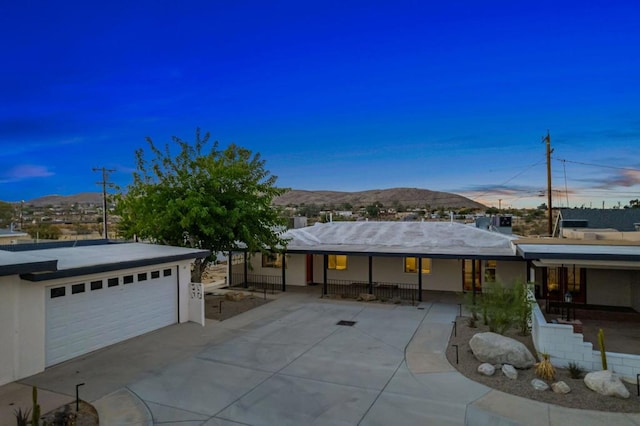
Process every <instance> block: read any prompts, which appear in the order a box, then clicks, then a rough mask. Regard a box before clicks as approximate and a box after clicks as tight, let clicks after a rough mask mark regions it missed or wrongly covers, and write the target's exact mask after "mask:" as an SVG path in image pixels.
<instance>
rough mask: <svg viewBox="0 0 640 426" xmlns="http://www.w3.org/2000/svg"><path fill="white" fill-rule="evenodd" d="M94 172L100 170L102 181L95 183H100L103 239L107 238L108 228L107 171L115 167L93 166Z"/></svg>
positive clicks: (110, 171) (111, 170)
mask: <svg viewBox="0 0 640 426" xmlns="http://www.w3.org/2000/svg"><path fill="white" fill-rule="evenodd" d="M93 171H94V172H99V171H101V172H102V181H100V182H96V185H102V230H103V234H102V237H103V238H104V239H105V240H108V239H109V234H108V228H107V207H108V206H107V185H111V182H109V181H108V178H109V173H112V172H115V169H107V168H106V167H100V168H97V167H94V168H93Z"/></svg>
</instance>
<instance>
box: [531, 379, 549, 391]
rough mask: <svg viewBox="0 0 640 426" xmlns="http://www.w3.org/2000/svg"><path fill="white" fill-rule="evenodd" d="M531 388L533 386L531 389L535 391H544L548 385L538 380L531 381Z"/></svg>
mask: <svg viewBox="0 0 640 426" xmlns="http://www.w3.org/2000/svg"><path fill="white" fill-rule="evenodd" d="M531 386H533V388H534V389H535V390H537V391H546V390H547V389H549V385H548V384H546V383H545V382H543V381H542V380H540V379H533V380H531Z"/></svg>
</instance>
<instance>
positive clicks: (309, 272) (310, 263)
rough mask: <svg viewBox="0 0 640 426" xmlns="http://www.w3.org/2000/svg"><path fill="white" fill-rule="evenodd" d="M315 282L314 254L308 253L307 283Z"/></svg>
mask: <svg viewBox="0 0 640 426" xmlns="http://www.w3.org/2000/svg"><path fill="white" fill-rule="evenodd" d="M308 284H313V255H312V254H308V255H307V285H308Z"/></svg>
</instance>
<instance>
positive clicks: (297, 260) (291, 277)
mask: <svg viewBox="0 0 640 426" xmlns="http://www.w3.org/2000/svg"><path fill="white" fill-rule="evenodd" d="M286 256H287V257H286V265H285V266H286V270H285V275H286V280H287V285H306V284H307V263H306V262H307V255H306V254H287V255H286ZM247 259H248V260H249V263H250V265H251V267H249V268H248V270H247V274H248V275H267V276H270V277H281V276H282V268H281V267H277V268H271V267H262V254H261V253H258V254H253V255H250V256H248V258H247ZM320 262H322V257H321V258H320ZM233 268H234V271H235V273H236V274H242V273H244V272H243V271H244V266H243V265H242V264H240V265H234V266H233ZM320 268H322V263H320Z"/></svg>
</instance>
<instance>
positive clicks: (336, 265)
mask: <svg viewBox="0 0 640 426" xmlns="http://www.w3.org/2000/svg"><path fill="white" fill-rule="evenodd" d="M329 269H336V270H338V271H342V270H345V269H347V256H346V255H344V254H330V255H329Z"/></svg>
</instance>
